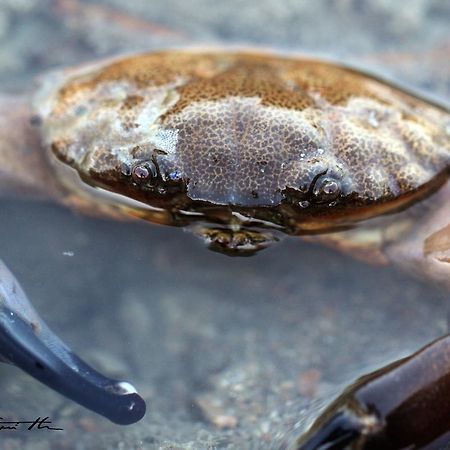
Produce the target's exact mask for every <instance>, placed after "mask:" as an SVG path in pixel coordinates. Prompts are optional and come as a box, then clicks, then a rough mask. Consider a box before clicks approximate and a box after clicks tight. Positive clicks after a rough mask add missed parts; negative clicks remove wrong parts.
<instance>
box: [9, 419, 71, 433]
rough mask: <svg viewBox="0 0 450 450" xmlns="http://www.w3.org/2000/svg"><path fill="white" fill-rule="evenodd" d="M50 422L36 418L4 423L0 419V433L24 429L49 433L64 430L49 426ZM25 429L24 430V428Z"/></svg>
mask: <svg viewBox="0 0 450 450" xmlns="http://www.w3.org/2000/svg"><path fill="white" fill-rule="evenodd" d="M51 424H52V421H51V420H50V419H49V418H48V417H38V418H37V419H35V420H13V421H6V420H4V419H3V417H0V431H2V430H19V429H26V430H28V431H31V430H51V431H63V430H64V428H57V427H52V426H50V425H51ZM25 427H26V428H25Z"/></svg>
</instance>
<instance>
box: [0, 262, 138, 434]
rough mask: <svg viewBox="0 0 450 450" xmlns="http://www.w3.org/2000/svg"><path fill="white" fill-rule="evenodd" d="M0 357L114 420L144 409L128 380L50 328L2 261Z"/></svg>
mask: <svg viewBox="0 0 450 450" xmlns="http://www.w3.org/2000/svg"><path fill="white" fill-rule="evenodd" d="M0 358H1V359H2V360H3V361H4V362H8V363H11V364H14V365H15V366H17V367H20V368H21V369H22V370H24V371H25V372H27V373H29V374H30V375H31V376H33V377H34V378H36V379H37V380H39V381H41V382H42V383H44V384H46V385H47V386H49V387H51V388H52V389H54V390H55V391H58V392H59V393H61V394H62V395H64V396H66V397H68V398H70V399H71V400H73V401H75V402H77V403H79V404H80V405H82V406H84V407H85V408H88V409H90V410H92V411H94V412H96V413H98V414H100V415H102V416H105V417H106V418H108V419H109V420H111V421H112V422H114V423H117V424H120V425H127V424H131V423H134V422H137V421H138V420H140V419H141V418H142V417H143V416H144V414H145V409H146V407H145V402H144V400H143V399H142V398H141V397H140V396H139V394H138V393H137V392H136V390H135V388H134V387H133V386H132V385H131V384H129V383H127V382H124V381H117V380H112V379H110V378H107V377H105V376H103V375H102V374H100V373H98V372H97V371H95V370H94V369H93V368H92V367H90V366H89V365H87V364H86V363H85V362H84V361H82V360H81V359H80V358H79V357H78V356H77V355H75V354H74V353H73V352H72V350H71V349H70V348H69V347H68V346H67V345H66V344H64V342H62V341H61V340H60V339H59V338H58V337H57V336H56V335H55V334H53V332H52V331H51V330H50V329H49V328H48V326H47V325H46V324H45V323H44V322H43V321H42V319H41V318H40V317H39V316H38V314H37V312H36V311H35V310H34V308H33V307H32V306H31V304H30V302H29V301H28V299H27V297H26V295H25V293H24V291H23V290H22V288H21V287H20V285H19V284H18V282H17V281H16V279H15V278H14V276H13V275H12V274H11V272H10V271H9V270H8V269H7V267H6V266H5V265H4V264H3V263H2V262H1V261H0Z"/></svg>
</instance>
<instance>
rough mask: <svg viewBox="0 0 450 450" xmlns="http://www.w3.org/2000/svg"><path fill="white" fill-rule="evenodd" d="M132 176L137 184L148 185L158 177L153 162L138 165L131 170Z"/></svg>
mask: <svg viewBox="0 0 450 450" xmlns="http://www.w3.org/2000/svg"><path fill="white" fill-rule="evenodd" d="M131 176H132V177H133V180H134V181H135V182H136V183H139V184H142V183H147V182H148V181H151V180H153V179H155V178H156V177H157V176H158V172H157V170H156V167H155V165H154V164H153V162H151V161H146V162H143V163H139V164H136V165H135V166H134V167H133V169H132V170H131Z"/></svg>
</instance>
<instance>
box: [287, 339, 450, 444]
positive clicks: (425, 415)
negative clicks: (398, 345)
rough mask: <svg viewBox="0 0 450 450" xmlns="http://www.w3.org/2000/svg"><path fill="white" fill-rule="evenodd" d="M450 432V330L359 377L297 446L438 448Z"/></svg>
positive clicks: (446, 441) (445, 440) (299, 440)
mask: <svg viewBox="0 0 450 450" xmlns="http://www.w3.org/2000/svg"><path fill="white" fill-rule="evenodd" d="M449 436H450V335H447V336H445V337H442V338H440V339H438V340H436V341H434V342H433V343H431V344H429V345H427V346H426V347H423V348H422V349H420V350H419V351H418V352H416V353H414V354H413V355H411V356H408V357H406V358H404V359H401V360H399V361H396V362H394V363H392V364H390V365H388V366H386V367H384V368H382V369H380V370H377V371H376V372H373V373H371V374H369V375H366V376H364V377H362V378H360V379H359V380H357V381H356V382H355V383H354V384H353V385H352V386H350V387H349V388H347V390H346V391H345V392H344V393H343V394H342V395H341V396H340V397H339V398H338V399H337V400H335V401H334V402H333V403H332V404H331V405H330V406H329V407H328V408H327V409H326V410H325V411H324V413H323V414H322V415H321V416H320V417H319V418H318V419H317V420H316V422H315V423H314V424H313V426H312V428H311V429H310V430H309V431H308V432H307V433H306V434H305V435H304V436H302V437H301V438H299V439H298V441H297V442H296V443H295V445H294V446H293V447H292V450H344V449H358V450H374V449H385V450H397V449H398V450H400V449H406V448H408V449H416V450H419V449H423V450H424V449H433V448H442V447H440V446H442V445H444V444H448V439H449Z"/></svg>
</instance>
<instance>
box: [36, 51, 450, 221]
mask: <svg viewBox="0 0 450 450" xmlns="http://www.w3.org/2000/svg"><path fill="white" fill-rule="evenodd" d="M45 86H46V87H45ZM38 98H39V108H38V112H39V114H40V115H41V117H42V119H43V120H42V122H43V125H42V130H43V140H44V142H45V144H47V145H48V146H49V147H51V148H52V150H53V152H54V153H55V154H56V156H57V157H58V158H59V159H60V160H62V161H63V162H66V163H68V164H70V165H71V166H73V167H74V168H75V169H76V170H77V171H79V173H80V174H81V176H82V178H83V179H84V180H85V181H87V182H88V183H90V184H93V185H98V186H101V187H104V188H107V189H109V190H112V191H115V192H118V193H122V194H124V195H127V196H129V197H133V198H135V199H138V200H140V201H144V202H147V203H148V204H157V205H159V206H161V205H162V206H164V201H165V195H166V194H167V193H168V192H171V194H170V202H172V203H170V204H169V200H167V207H171V208H173V205H174V203H173V198H174V195H173V189H172V190H170V189H168V186H173V185H174V183H176V182H178V183H179V185H180V186H181V187H180V189H179V194H178V196H177V202H178V203H180V204H183V206H184V207H186V205H187V204H189V208H190V209H192V210H195V205H196V202H198V203H199V204H200V203H201V204H202V205H203V207H204V205H205V202H207V203H210V204H213V205H228V206H231V207H235V206H236V207H241V208H242V207H244V208H245V207H251V208H256V207H261V208H267V207H272V206H277V205H280V204H289V207H290V208H291V211H293V210H294V211H295V213H296V214H298V215H299V216H301V215H302V214H303V215H314V214H315V213H316V212H317V214H322V213H323V211H324V209H330V208H334V209H336V210H348V209H352V208H353V209H354V208H361V207H367V206H370V205H372V204H377V205H379V204H389V203H390V202H391V201H393V200H398V198H399V197H401V196H403V195H406V194H408V193H410V192H415V191H419V190H420V189H421V187H422V186H423V185H426V184H427V183H428V184H430V181H431V180H433V179H434V178H435V177H436V176H437V175H439V176H441V177H442V174H443V173H444V174H447V173H448V168H449V165H450V136H449V129H450V115H449V113H448V112H447V111H445V110H444V109H441V108H439V107H437V106H435V105H432V104H429V103H427V102H426V101H423V100H421V99H419V98H416V97H414V96H412V95H410V94H408V93H406V92H404V91H402V90H400V89H398V88H396V87H393V86H390V85H388V84H385V83H383V82H381V81H378V80H377V79H376V78H373V77H370V76H367V75H365V74H364V73H360V72H358V71H355V70H351V69H347V68H344V67H341V66H339V65H336V64H331V63H327V62H320V61H316V60H309V59H301V58H298V59H296V58H287V57H282V56H277V55H275V54H274V55H272V54H263V53H261V54H258V53H245V52H235V53H229V52H215V53H214V52H209V53H200V52H189V51H166V52H159V53H153V54H143V55H138V56H132V57H127V58H123V59H119V60H115V61H109V62H106V63H104V64H100V65H97V66H93V67H89V68H83V69H81V70H80V69H77V70H73V71H66V72H64V73H62V74H61V73H59V74H57V75H52V76H49V77H48V79H47V81H46V82H44V88H43V89H42V91H41V93H40V94H39V96H38ZM152 160H153V163H155V164H156V166H157V170H158V180H151V182H150V183H148V184H145V183H144V184H136V183H134V182H133V181H131V179H130V177H129V176H128V177H127V176H125V175H124V167H126V168H127V169H126V171H127V170H128V169H131V168H132V167H133V166H134V165H136V164H138V163H140V162H143V161H152ZM324 176H326V177H328V178H329V179H332V180H337V182H338V183H339V187H340V196H339V197H338V198H337V199H336V200H335V201H333V202H326V204H323V202H315V199H314V197H313V196H312V194H311V192H312V191H313V187H314V183H317V181H318V179H320V178H321V177H322V178H323V177H324ZM180 198H184V200H180ZM167 199H169V196H168V194H167Z"/></svg>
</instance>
